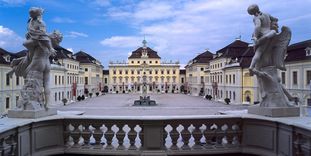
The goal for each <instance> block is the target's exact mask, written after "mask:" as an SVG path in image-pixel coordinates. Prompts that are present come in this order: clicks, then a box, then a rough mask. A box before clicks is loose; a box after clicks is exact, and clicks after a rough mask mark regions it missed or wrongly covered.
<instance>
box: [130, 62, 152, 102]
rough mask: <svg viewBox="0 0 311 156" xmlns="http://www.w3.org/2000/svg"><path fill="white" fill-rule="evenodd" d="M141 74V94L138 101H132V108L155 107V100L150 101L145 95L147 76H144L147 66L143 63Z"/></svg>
mask: <svg viewBox="0 0 311 156" xmlns="http://www.w3.org/2000/svg"><path fill="white" fill-rule="evenodd" d="M142 67H143V68H142V71H143V72H142V73H143V78H142V84H143V86H142V94H141V96H140V97H139V100H135V101H134V106H155V105H157V104H156V101H155V100H151V99H150V96H148V95H147V76H146V71H147V69H146V67H147V64H146V63H143V64H142Z"/></svg>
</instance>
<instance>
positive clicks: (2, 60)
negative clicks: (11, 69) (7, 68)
mask: <svg viewBox="0 0 311 156" xmlns="http://www.w3.org/2000/svg"><path fill="white" fill-rule="evenodd" d="M0 64H7V65H8V64H10V62H7V61H6V60H5V59H4V58H3V57H2V56H0Z"/></svg>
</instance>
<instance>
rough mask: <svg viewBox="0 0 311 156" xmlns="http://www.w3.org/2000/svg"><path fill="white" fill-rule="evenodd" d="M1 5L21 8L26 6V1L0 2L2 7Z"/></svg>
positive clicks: (2, 0)
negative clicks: (20, 6)
mask: <svg viewBox="0 0 311 156" xmlns="http://www.w3.org/2000/svg"><path fill="white" fill-rule="evenodd" d="M1 3H2V4H5V5H9V6H19V5H24V4H25V3H26V0H0V5H1Z"/></svg>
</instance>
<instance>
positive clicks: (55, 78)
mask: <svg viewBox="0 0 311 156" xmlns="http://www.w3.org/2000/svg"><path fill="white" fill-rule="evenodd" d="M54 81H55V82H54V83H55V85H57V76H56V75H55V77H54Z"/></svg>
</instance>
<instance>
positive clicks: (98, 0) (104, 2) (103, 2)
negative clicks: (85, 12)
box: [93, 0, 110, 7]
mask: <svg viewBox="0 0 311 156" xmlns="http://www.w3.org/2000/svg"><path fill="white" fill-rule="evenodd" d="M93 4H94V5H96V6H100V7H106V6H109V5H110V1H109V0H95V1H93Z"/></svg>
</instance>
